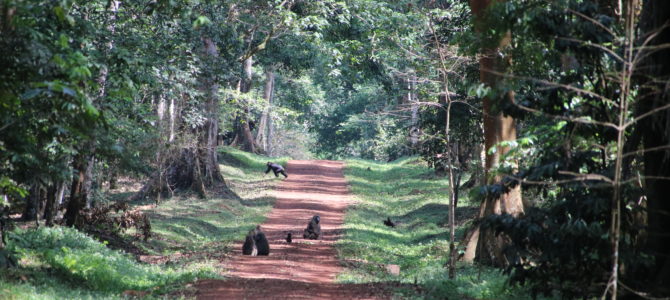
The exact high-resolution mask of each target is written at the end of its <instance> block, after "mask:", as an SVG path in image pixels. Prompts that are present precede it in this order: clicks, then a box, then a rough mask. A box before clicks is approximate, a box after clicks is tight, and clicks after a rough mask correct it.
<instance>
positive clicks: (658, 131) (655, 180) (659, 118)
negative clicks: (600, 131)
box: [636, 0, 670, 295]
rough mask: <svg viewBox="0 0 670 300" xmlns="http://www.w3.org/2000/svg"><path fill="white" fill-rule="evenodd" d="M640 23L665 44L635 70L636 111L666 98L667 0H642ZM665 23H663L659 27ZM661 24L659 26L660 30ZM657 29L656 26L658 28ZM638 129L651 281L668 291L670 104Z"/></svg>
mask: <svg viewBox="0 0 670 300" xmlns="http://www.w3.org/2000/svg"><path fill="white" fill-rule="evenodd" d="M643 5H644V6H643V11H642V16H641V17H640V27H641V29H642V34H643V36H642V38H641V41H644V40H645V39H646V38H647V37H648V36H649V35H651V34H654V33H655V34H657V35H656V37H655V38H653V39H652V40H651V43H650V44H649V47H654V46H656V47H658V46H660V45H665V47H666V48H661V49H654V50H651V49H646V50H645V49H643V51H649V52H647V53H645V54H648V56H646V58H645V60H644V61H643V62H642V65H641V66H639V67H638V68H637V72H638V75H637V76H636V77H637V78H638V80H639V81H641V83H642V91H641V92H640V93H639V95H641V99H640V101H639V102H638V112H637V115H640V114H643V113H647V112H650V111H653V110H656V109H659V108H660V107H661V106H663V105H667V104H668V103H670V90H668V87H667V83H668V82H669V80H670V49H668V48H667V46H668V45H670V27H668V25H669V24H668V20H670V1H653V0H647V1H645V2H644V4H643ZM663 26H665V27H663ZM661 29H662V30H661ZM659 30H660V31H659ZM638 126H640V127H641V130H640V132H642V145H643V147H644V149H646V150H650V149H659V150H655V151H646V152H644V155H643V157H644V158H643V163H644V176H645V180H644V188H645V192H646V196H647V204H648V205H647V213H648V218H649V219H648V220H649V221H648V222H649V224H648V235H649V239H648V242H649V245H648V247H649V250H650V252H651V253H652V254H653V255H654V256H655V260H654V262H655V264H654V271H653V272H652V274H650V278H649V279H650V282H652V281H653V282H654V284H653V286H655V287H656V292H657V293H659V294H666V295H667V294H668V293H670V257H669V256H668V253H670V232H669V231H670V218H669V217H668V216H669V215H670V201H668V195H670V184H668V178H670V149H668V148H662V147H669V146H670V110H669V109H663V110H659V111H657V112H656V113H654V114H653V115H651V116H649V117H647V118H644V119H642V120H641V121H640V122H639V125H638Z"/></svg>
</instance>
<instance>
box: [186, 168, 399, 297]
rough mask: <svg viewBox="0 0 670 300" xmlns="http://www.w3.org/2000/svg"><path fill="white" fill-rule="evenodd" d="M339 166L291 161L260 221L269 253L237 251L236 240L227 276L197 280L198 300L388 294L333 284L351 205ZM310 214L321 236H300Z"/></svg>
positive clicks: (371, 287)
mask: <svg viewBox="0 0 670 300" xmlns="http://www.w3.org/2000/svg"><path fill="white" fill-rule="evenodd" d="M343 165H344V164H343V163H342V162H338V161H322V160H310V161H297V160H294V161H290V162H289V163H288V166H287V168H286V169H287V172H288V175H289V177H288V178H287V179H286V180H284V181H283V182H282V183H280V184H279V185H278V186H277V188H276V190H275V196H276V198H277V201H276V203H275V206H274V207H273V209H272V211H271V212H270V214H269V215H268V217H267V219H266V221H265V223H263V224H261V228H262V229H263V231H264V232H265V234H266V235H267V237H268V240H269V242H270V249H271V251H270V255H269V256H255V257H252V256H246V255H242V251H241V248H242V241H239V242H238V243H237V244H236V245H235V252H234V256H233V259H231V260H230V261H229V262H228V263H227V268H228V270H229V273H228V275H229V276H230V277H231V278H230V279H228V280H205V281H200V282H199V283H198V284H197V285H196V289H197V294H196V295H197V298H198V299H287V298H289V299H312V298H320V299H385V298H388V297H387V296H385V295H384V294H383V293H384V292H383V291H382V290H381V289H380V287H378V286H375V285H372V284H346V285H345V284H335V283H333V282H334V280H335V277H336V276H337V274H338V273H340V272H341V271H342V267H341V266H340V264H339V262H338V260H337V252H336V250H335V247H334V243H335V241H337V240H338V239H339V238H340V236H341V235H342V233H343V227H342V226H343V219H344V210H345V208H346V207H347V205H349V204H350V203H351V199H350V197H349V191H348V188H347V183H346V181H345V179H344V175H343V173H342V168H343ZM280 176H281V175H280ZM313 215H319V216H321V229H322V231H323V239H321V240H305V239H303V238H302V230H303V229H304V228H305V227H306V225H307V223H308V221H309V220H310V218H311V217H312V216H313ZM289 231H290V232H292V233H293V237H294V238H293V243H291V244H288V243H287V242H286V240H285V239H286V234H287V233H288V232H289Z"/></svg>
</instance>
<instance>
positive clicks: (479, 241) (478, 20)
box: [463, 0, 524, 266]
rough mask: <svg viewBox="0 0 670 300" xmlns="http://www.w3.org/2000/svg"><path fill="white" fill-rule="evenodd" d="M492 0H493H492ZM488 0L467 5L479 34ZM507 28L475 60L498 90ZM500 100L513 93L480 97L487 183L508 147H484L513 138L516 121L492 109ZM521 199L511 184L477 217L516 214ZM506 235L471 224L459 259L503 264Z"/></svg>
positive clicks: (488, 82) (504, 66)
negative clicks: (491, 46) (493, 43)
mask: <svg viewBox="0 0 670 300" xmlns="http://www.w3.org/2000/svg"><path fill="white" fill-rule="evenodd" d="M493 1H495V0H493ZM493 1H492V0H470V7H471V9H472V12H473V14H474V17H475V29H476V30H477V32H479V33H480V34H483V33H484V32H485V28H482V25H483V24H484V22H483V21H484V19H485V17H486V16H485V10H486V8H487V7H489V5H490V4H491V2H493ZM511 37H512V35H511V32H507V33H506V34H505V35H504V36H503V37H502V38H501V39H500V41H499V42H498V45H497V47H493V48H488V49H482V50H481V52H482V57H481V58H480V61H479V68H480V81H481V82H482V83H483V84H485V85H486V86H487V87H490V88H491V89H492V90H494V91H496V90H499V89H498V88H499V84H500V82H501V79H502V77H501V76H500V75H498V74H495V73H505V71H506V70H507V64H508V63H509V57H507V58H504V59H503V58H500V57H499V55H498V53H499V52H500V50H501V49H503V48H506V47H508V46H509V45H510V42H511ZM503 101H514V93H513V92H512V91H508V92H506V93H505V94H504V95H502V96H499V97H497V98H496V99H491V98H490V97H489V96H487V97H484V99H483V115H484V145H485V147H486V151H487V154H486V157H485V168H484V169H485V170H484V176H485V178H486V182H487V184H494V183H497V182H500V180H501V179H502V178H501V177H500V176H491V174H490V171H491V170H492V169H493V168H496V167H497V166H498V165H499V164H500V158H501V157H502V155H504V154H505V153H507V152H508V151H509V149H508V148H507V147H502V148H499V149H497V151H495V152H493V153H490V154H489V153H488V149H490V148H491V147H493V146H495V145H497V144H498V143H500V142H503V141H514V140H516V123H515V120H514V119H513V118H512V117H509V116H505V115H503V113H502V112H498V111H494V110H493V109H492V106H494V105H495V106H498V105H496V104H498V103H503ZM523 211H524V208H523V202H522V199H521V187H520V185H515V186H514V187H512V188H511V189H509V190H508V191H507V192H505V193H503V194H502V195H489V196H486V197H485V199H484V200H483V201H482V203H481V205H480V209H479V218H480V219H481V218H485V217H486V216H489V215H492V214H511V215H513V216H518V215H520V214H523ZM507 243H508V239H507V238H506V237H504V236H503V235H498V236H496V235H495V234H494V232H493V231H491V230H480V228H479V226H475V227H474V228H472V229H471V230H470V231H469V232H468V236H467V238H466V242H465V244H466V252H465V255H464V256H463V259H464V260H466V261H472V260H474V259H476V260H477V261H479V262H481V263H485V264H490V265H495V266H505V265H507V261H506V258H505V257H504V255H503V253H502V250H503V248H504V247H505V246H506V245H507Z"/></svg>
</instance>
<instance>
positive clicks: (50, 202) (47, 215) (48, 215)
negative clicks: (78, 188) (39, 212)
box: [44, 183, 60, 227]
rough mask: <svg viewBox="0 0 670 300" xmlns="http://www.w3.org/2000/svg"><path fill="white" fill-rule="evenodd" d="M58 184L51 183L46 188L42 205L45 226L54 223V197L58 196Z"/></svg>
mask: <svg viewBox="0 0 670 300" xmlns="http://www.w3.org/2000/svg"><path fill="white" fill-rule="evenodd" d="M59 185H60V183H58V184H51V185H49V188H48V189H47V202H46V204H45V205H44V220H45V225H46V226H49V227H51V226H53V225H54V215H55V211H56V197H57V196H58V187H59Z"/></svg>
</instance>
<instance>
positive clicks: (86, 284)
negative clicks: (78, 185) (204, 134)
mask: <svg viewBox="0 0 670 300" xmlns="http://www.w3.org/2000/svg"><path fill="white" fill-rule="evenodd" d="M220 155H221V157H220V162H221V164H220V167H221V170H222V172H223V173H224V174H225V175H226V179H227V183H228V186H229V187H230V188H231V190H232V191H233V192H234V194H222V195H219V196H216V195H212V196H211V197H208V198H207V199H200V198H198V197H197V196H196V195H195V194H190V193H185V194H177V196H176V197H173V198H171V199H169V200H167V201H165V202H163V203H161V204H160V205H159V206H154V205H151V204H150V203H142V202H137V203H134V206H135V207H140V208H144V209H143V211H144V213H145V214H147V215H148V216H149V218H150V220H151V226H152V235H151V238H150V239H149V240H148V241H147V242H144V241H142V240H141V239H138V238H136V236H137V235H138V233H137V232H135V231H134V230H128V231H126V234H125V235H124V238H126V239H127V241H128V243H130V244H131V245H132V246H133V247H135V248H139V249H141V250H140V252H139V253H136V256H135V257H133V256H132V255H130V254H127V253H125V252H124V251H122V250H112V249H110V248H108V247H107V244H108V242H107V241H104V240H103V241H100V240H96V239H94V238H92V237H91V236H88V235H86V234H84V233H82V232H79V231H77V230H75V229H73V228H69V227H45V226H41V227H40V228H38V229H35V228H33V226H32V225H34V222H26V223H18V224H17V225H18V226H17V228H16V229H15V230H13V231H11V232H8V236H7V240H8V244H7V251H9V252H11V253H15V256H16V257H17V258H18V261H17V263H18V268H10V269H6V270H3V272H0V295H1V296H0V299H3V300H4V299H118V298H120V297H122V296H123V295H128V296H142V297H148V298H153V297H161V295H169V294H170V293H173V292H175V291H176V290H179V289H183V288H184V285H185V284H186V283H188V282H192V281H194V280H196V279H199V278H200V279H201V278H222V277H223V274H222V272H223V271H224V270H223V269H221V268H220V264H219V261H220V259H223V258H225V256H227V255H228V254H229V252H230V251H231V245H232V243H233V242H234V241H237V240H240V239H242V237H243V236H244V234H245V233H246V232H247V231H249V230H250V229H251V228H253V227H254V226H255V225H256V224H259V223H261V222H262V221H263V220H264V218H265V214H266V213H267V212H268V211H269V210H270V209H271V208H272V205H273V203H274V199H273V198H272V197H270V196H269V195H268V193H267V192H268V191H270V190H271V189H272V186H273V185H274V184H275V183H276V182H278V181H276V180H274V176H272V177H270V176H267V175H266V176H263V175H264V174H263V173H262V172H263V171H264V170H265V162H266V161H267V159H268V158H267V157H263V156H259V155H254V154H249V153H246V152H242V151H240V150H236V149H234V148H224V149H223V150H222V151H220ZM276 161H278V162H280V163H285V162H286V159H285V158H283V159H279V160H276ZM110 196H111V197H114V195H113V194H112V195H110ZM21 227H28V228H24V229H22V228H21ZM129 248H130V245H129ZM138 259H140V260H141V261H138ZM173 296H175V295H173ZM177 296H178V295H177Z"/></svg>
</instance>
